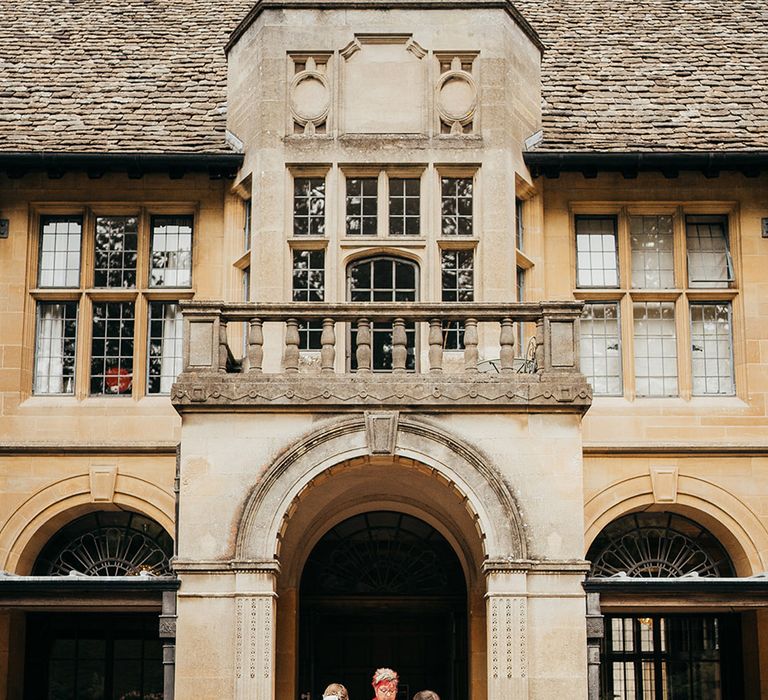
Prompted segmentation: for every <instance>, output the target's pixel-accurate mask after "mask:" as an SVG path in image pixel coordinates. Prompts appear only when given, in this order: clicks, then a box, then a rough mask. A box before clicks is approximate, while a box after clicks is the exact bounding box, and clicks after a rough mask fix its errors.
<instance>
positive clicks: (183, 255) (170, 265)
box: [150, 216, 192, 287]
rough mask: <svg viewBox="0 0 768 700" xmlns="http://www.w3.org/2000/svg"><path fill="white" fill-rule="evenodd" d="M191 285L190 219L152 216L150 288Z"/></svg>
mask: <svg viewBox="0 0 768 700" xmlns="http://www.w3.org/2000/svg"><path fill="white" fill-rule="evenodd" d="M191 285H192V217H191V216H153V217H152V252H151V269H150V286H152V287H189V286H191Z"/></svg>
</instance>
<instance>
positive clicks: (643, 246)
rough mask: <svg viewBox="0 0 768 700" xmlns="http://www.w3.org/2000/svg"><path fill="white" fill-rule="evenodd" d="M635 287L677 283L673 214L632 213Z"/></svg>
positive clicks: (631, 228)
mask: <svg viewBox="0 0 768 700" xmlns="http://www.w3.org/2000/svg"><path fill="white" fill-rule="evenodd" d="M629 239H630V247H631V249H632V286H633V287H635V288H639V289H672V288H673V287H674V286H675V269H674V255H673V248H674V236H673V229H672V217H671V216H667V215H662V216H630V217H629Z"/></svg>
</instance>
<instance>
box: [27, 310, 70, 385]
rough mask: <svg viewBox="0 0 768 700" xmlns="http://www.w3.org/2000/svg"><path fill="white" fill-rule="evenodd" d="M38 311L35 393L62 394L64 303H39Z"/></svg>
mask: <svg viewBox="0 0 768 700" xmlns="http://www.w3.org/2000/svg"><path fill="white" fill-rule="evenodd" d="M38 313H39V318H38V329H37V351H36V368H35V393H36V394H62V393H64V357H63V356H64V304H41V305H40V307H39V311H38ZM68 390H69V388H68Z"/></svg>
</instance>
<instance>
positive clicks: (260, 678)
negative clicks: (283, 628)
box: [235, 595, 275, 700]
mask: <svg viewBox="0 0 768 700" xmlns="http://www.w3.org/2000/svg"><path fill="white" fill-rule="evenodd" d="M274 619H275V600H274V596H273V595H256V596H250V595H249V596H242V597H239V598H238V599H237V603H236V620H235V625H236V627H235V698H236V699H237V700H250V699H251V698H271V697H273V690H274V664H275V651H274Z"/></svg>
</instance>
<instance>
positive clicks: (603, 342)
mask: <svg viewBox="0 0 768 700" xmlns="http://www.w3.org/2000/svg"><path fill="white" fill-rule="evenodd" d="M580 336H581V371H582V372H583V373H584V374H585V375H586V377H587V379H588V380H589V382H590V384H592V390H593V391H594V393H595V394H603V395H608V396H620V395H621V393H622V374H621V335H620V324H619V305H618V303H617V302H607V303H600V302H589V303H587V304H585V305H584V311H583V312H582V316H581V323H580Z"/></svg>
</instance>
